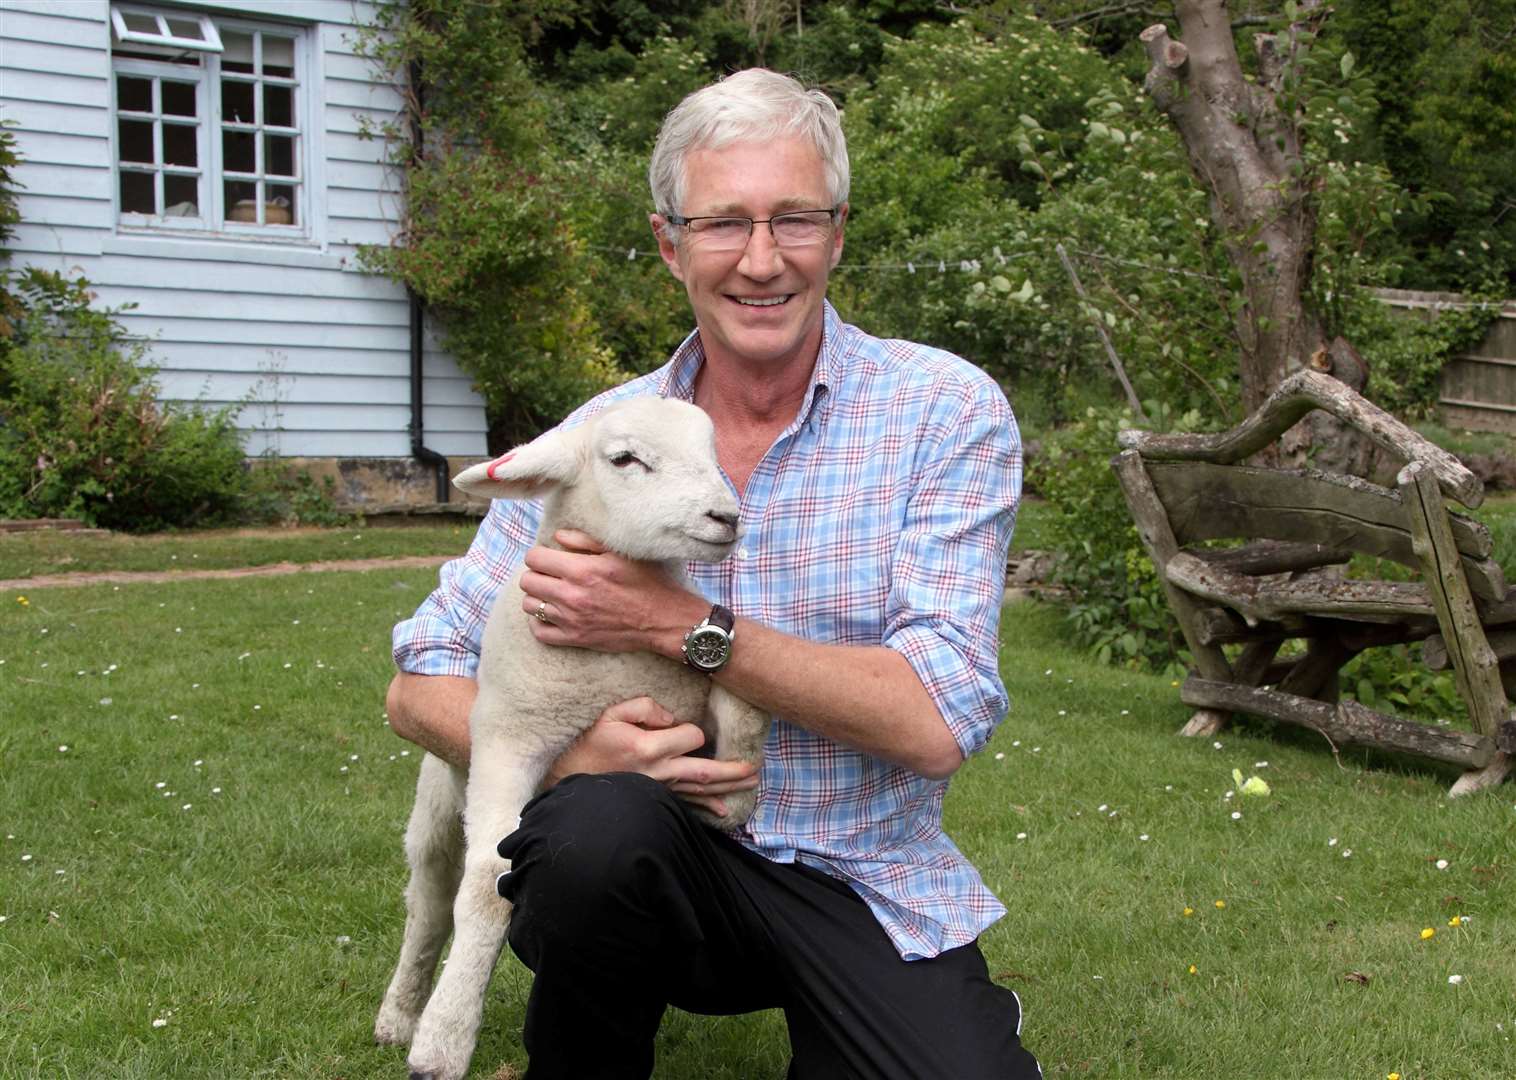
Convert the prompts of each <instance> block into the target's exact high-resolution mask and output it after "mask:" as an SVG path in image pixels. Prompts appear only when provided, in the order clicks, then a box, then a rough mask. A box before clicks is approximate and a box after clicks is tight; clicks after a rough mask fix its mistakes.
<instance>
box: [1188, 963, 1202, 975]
mask: <svg viewBox="0 0 1516 1080" xmlns="http://www.w3.org/2000/svg"><path fill="white" fill-rule="evenodd" d="M1199 970H1200V969H1199V968H1197V967H1196V966H1195V965H1194V964H1191V965H1190V974H1191V975H1194V974H1195V973H1196V972H1198V971H1199Z"/></svg>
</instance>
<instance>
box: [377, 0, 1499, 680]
mask: <svg viewBox="0 0 1516 1080" xmlns="http://www.w3.org/2000/svg"><path fill="white" fill-rule="evenodd" d="M1288 6H1292V5H1277V6H1276V5H1272V4H1268V3H1263V2H1258V0H1242V2H1236V3H1233V4H1232V5H1231V12H1232V15H1233V17H1234V19H1235V20H1236V22H1237V33H1238V35H1239V50H1238V51H1239V54H1240V55H1241V56H1242V57H1244V58H1251V57H1252V56H1253V50H1252V48H1251V46H1250V44H1249V43H1248V41H1247V40H1246V39H1247V38H1248V36H1249V35H1251V34H1253V33H1255V32H1257V31H1258V30H1267V29H1278V28H1280V27H1282V26H1283V24H1284V20H1285V18H1286V15H1285V13H1284V11H1285V8H1286V7H1288ZM1169 14H1171V9H1170V7H1169V5H1167V4H1164V3H1159V4H1156V5H1150V4H1146V3H1140V4H1139V3H1129V4H1128V3H1114V4H1109V3H1107V4H1099V3H1095V2H1093V0H1039V2H1026V0H1019V2H1018V0H990V2H968V3H960V4H956V5H944V4H937V3H933V2H930V0H867V2H862V3H853V4H842V3H829V4H804V5H802V4H799V3H797V2H795V0H745V2H735V0H728V2H725V3H709V2H698V0H664V2H653V0H535V2H530V3H513V4H488V3H470V4H453V3H447V2H445V0H410V2H408V3H405V4H398V3H396V4H388V3H386V4H381V6H380V9H379V18H378V21H377V25H376V27H375V29H374V32H373V33H371V34H369V35H368V36H367V37H366V39H365V42H364V44H363V48H364V49H365V50H366V51H367V52H368V54H369V55H370V56H372V58H373V59H374V61H375V63H377V64H378V65H380V67H381V68H383V69H385V70H386V71H388V73H389V75H390V77H393V78H396V79H400V80H401V81H403V82H405V83H406V84H407V85H410V86H411V87H412V97H411V101H410V106H411V108H410V115H409V117H408V118H407V121H406V123H403V124H401V125H399V126H398V127H396V128H394V129H391V130H388V131H384V132H375V133H374V134H375V135H376V136H382V137H385V138H388V139H389V140H390V146H391V149H392V152H393V156H394V159H395V160H396V162H397V163H398V164H399V165H400V166H401V167H403V168H404V169H405V173H406V177H407V181H408V184H409V210H408V218H407V220H406V222H405V229H404V232H403V234H402V235H401V236H400V238H399V239H398V241H397V243H396V245H395V246H393V247H390V248H385V249H380V250H374V251H371V252H369V253H368V259H369V261H370V265H372V266H375V267H378V268H380V269H382V270H384V271H386V272H388V273H391V274H394V275H396V276H397V277H399V278H401V279H403V280H404V281H406V282H407V284H409V285H410V286H411V287H412V288H413V289H415V290H416V291H417V292H418V293H419V294H420V295H421V296H422V297H423V299H424V300H425V301H426V302H427V303H428V304H430V305H431V308H432V310H433V312H434V313H435V314H437V315H438V316H440V318H441V321H442V325H443V327H444V331H445V333H444V336H445V340H446V344H447V345H448V347H449V348H451V349H452V351H453V352H454V353H455V354H456V355H457V356H458V357H459V359H460V362H461V363H462V364H463V366H464V368H465V369H466V370H467V371H469V372H470V373H471V374H472V375H473V376H474V378H475V380H476V381H477V383H478V385H479V386H480V388H481V389H482V390H483V392H484V394H485V397H486V399H487V403H488V407H489V413H490V418H491V440H492V446H491V449H492V450H495V451H498V450H503V449H505V448H506V447H507V446H509V445H511V444H513V443H516V442H519V441H522V440H524V439H526V438H529V437H531V436H532V435H534V434H535V433H536V432H537V431H539V430H541V429H542V428H543V427H545V426H547V425H549V424H551V423H553V422H555V421H556V420H557V419H558V418H559V417H560V416H561V415H563V414H564V413H565V412H567V411H568V410H569V409H570V408H572V407H573V406H574V405H575V404H577V403H578V402H579V401H580V400H582V399H583V398H585V397H586V396H588V395H589V394H591V393H593V392H595V391H596V390H598V389H601V388H602V387H605V386H608V385H611V384H613V383H615V382H618V381H621V380H623V379H625V378H628V377H630V376H632V375H634V374H637V373H640V372H643V371H646V370H649V369H651V368H652V367H655V366H657V365H658V364H660V363H662V362H663V360H664V358H665V357H666V356H667V354H668V352H669V351H670V350H671V349H672V348H673V347H674V346H675V345H676V344H677V343H678V341H679V340H680V339H681V338H682V337H683V335H684V334H685V333H686V332H687V331H688V328H689V327H688V314H687V312H688V309H687V306H686V304H685V302H684V301H683V298H682V296H681V294H680V289H679V286H678V284H677V283H676V282H675V281H674V280H673V279H672V278H671V276H670V275H669V274H668V273H667V271H666V270H665V268H664V267H663V266H662V264H661V261H660V260H659V259H658V258H657V255H656V249H655V246H654V244H653V240H652V236H651V234H650V232H649V229H648V225H647V213H648V211H649V209H650V198H649V196H648V193H647V183H646V178H645V174H644V170H645V168H646V162H647V158H648V155H649V152H650V150H651V146H652V141H653V138H654V136H655V134H656V131H657V128H658V124H659V122H660V121H661V118H662V117H663V115H664V114H665V113H666V112H667V110H669V109H670V108H672V107H673V106H674V105H675V104H676V103H677V102H678V101H679V100H680V99H681V98H682V97H683V96H684V95H685V94H686V93H688V92H689V91H691V90H693V89H695V88H696V87H699V86H701V85H704V84H706V83H708V82H710V81H712V80H713V79H715V78H717V77H719V76H720V75H722V74H723V73H726V72H729V71H732V70H736V69H738V68H741V67H744V66H748V65H752V64H764V65H766V66H769V67H773V68H776V69H779V70H787V71H793V72H794V73H796V74H797V75H799V76H800V77H801V78H802V79H804V80H805V81H807V82H808V83H811V84H814V85H818V86H821V87H822V88H824V89H825V90H826V91H827V92H828V93H830V94H831V95H832V96H833V97H834V98H835V99H836V100H837V101H838V102H839V104H840V105H841V106H842V107H843V116H844V126H845V128H846V131H847V135H848V140H849V148H850V154H851V159H852V164H853V190H852V197H851V215H850V218H849V223H848V247H847V251H846V252H845V257H844V261H843V263H842V265H841V266H839V267H838V270H837V272H836V273H835V274H834V275H833V279H832V289H831V298H832V300H833V302H834V303H835V304H836V305H837V307H838V308H839V310H840V311H841V313H842V315H843V317H844V318H847V319H849V320H850V321H853V322H857V323H858V324H860V325H862V326H864V327H865V328H867V329H868V330H869V331H870V332H873V333H876V334H880V335H884V336H899V337H905V338H910V339H913V340H920V341H927V342H931V343H932V344H934V345H938V346H942V347H945V348H948V349H952V350H954V351H956V352H958V353H960V354H961V355H963V356H965V357H967V358H968V359H970V360H972V361H974V362H975V363H977V364H978V365H980V366H981V367H983V368H984V369H985V370H987V371H989V372H990V373H991V374H992V375H994V376H995V377H996V378H997V379H998V380H999V381H1000V382H1001V384H1002V385H1003V386H1004V388H1005V390H1006V393H1007V395H1008V396H1009V397H1010V399H1011V401H1012V403H1013V405H1014V406H1015V408H1016V411H1017V414H1018V416H1019V418H1020V420H1021V422H1022V427H1023V432H1024V434H1025V435H1027V436H1028V439H1029V443H1030V445H1031V446H1032V448H1033V450H1034V453H1033V454H1032V456H1031V458H1032V460H1031V470H1030V482H1031V484H1032V485H1033V487H1034V488H1035V489H1036V490H1037V491H1040V492H1042V493H1044V494H1047V495H1048V496H1050V497H1051V498H1052V499H1053V501H1054V503H1055V510H1056V516H1057V518H1058V524H1056V525H1055V526H1054V529H1053V531H1054V533H1055V535H1056V536H1057V537H1058V538H1059V547H1060V549H1061V550H1062V551H1063V552H1064V553H1065V555H1066V556H1067V557H1066V558H1065V559H1064V562H1063V566H1064V569H1063V571H1062V576H1063V578H1064V582H1063V583H1064V584H1065V585H1066V586H1067V587H1068V588H1069V589H1070V590H1071V595H1072V596H1073V598H1074V606H1073V608H1072V617H1073V620H1074V625H1075V628H1076V631H1077V632H1078V634H1079V635H1080V637H1081V639H1082V640H1083V641H1084V642H1085V644H1087V645H1089V646H1091V647H1093V648H1095V649H1096V650H1097V651H1099V652H1100V653H1101V654H1102V655H1104V656H1106V657H1108V658H1109V659H1112V660H1117V661H1122V662H1125V663H1129V664H1132V665H1134V666H1139V667H1149V666H1156V667H1159V668H1163V667H1165V666H1172V665H1173V664H1174V663H1176V661H1177V660H1182V656H1180V655H1178V654H1176V653H1175V652H1174V650H1173V645H1174V643H1175V642H1176V641H1177V638H1176V637H1175V634H1174V631H1173V626H1172V624H1171V623H1170V621H1169V619H1168V615H1167V612H1166V609H1165V607H1164V605H1163V604H1162V603H1161V602H1158V593H1157V590H1156V583H1155V581H1154V579H1153V576H1152V568H1151V566H1150V565H1147V560H1146V557H1145V556H1144V555H1143V554H1142V551H1141V548H1140V545H1139V544H1138V543H1137V539H1136V536H1135V533H1134V532H1133V531H1132V529H1131V527H1130V522H1129V520H1128V518H1127V514H1126V510H1125V507H1124V505H1123V504H1122V501H1121V499H1120V497H1119V495H1118V493H1117V491H1116V487H1115V482H1114V479H1113V477H1112V475H1111V473H1110V470H1109V469H1108V468H1106V466H1105V459H1106V458H1107V457H1108V456H1109V454H1110V453H1111V452H1114V450H1115V443H1114V432H1115V430H1116V428H1117V426H1118V425H1119V424H1121V423H1127V424H1132V423H1139V424H1140V423H1156V424H1160V425H1165V426H1172V425H1174V424H1180V423H1182V424H1184V425H1185V426H1187V427H1190V428H1194V429H1207V428H1211V429H1214V428H1219V427H1222V426H1226V425H1229V424H1231V423H1234V422H1235V421H1236V420H1238V419H1240V417H1241V410H1240V407H1239V404H1238V402H1239V394H1238V389H1239V388H1238V385H1237V349H1236V344H1235V340H1234V338H1233V333H1234V330H1233V318H1232V315H1233V312H1234V308H1235V306H1236V305H1237V304H1240V303H1241V302H1242V301H1241V290H1240V288H1239V284H1240V282H1239V279H1238V277H1237V275H1236V273H1235V271H1234V270H1233V269H1232V268H1231V266H1230V265H1229V264H1228V262H1227V260H1226V258H1225V255H1224V253H1223V250H1222V245H1221V243H1220V241H1221V237H1220V236H1218V235H1217V231H1216V227H1215V226H1214V225H1213V223H1212V215H1211V213H1210V209H1209V206H1208V202H1207V194H1206V192H1205V191H1204V190H1203V189H1202V188H1201V186H1200V185H1199V184H1198V183H1197V182H1196V181H1195V179H1194V178H1193V177H1192V175H1191V172H1190V169H1189V166H1188V164H1187V162H1186V160H1185V155H1184V152H1183V148H1182V146H1181V145H1180V143H1179V140H1178V137H1177V135H1176V134H1175V132H1174V131H1173V130H1172V129H1171V128H1170V126H1169V125H1168V123H1167V121H1166V120H1165V118H1163V117H1162V116H1161V115H1160V114H1159V113H1158V112H1157V110H1156V109H1155V108H1154V107H1153V105H1152V103H1151V101H1150V100H1149V99H1148V98H1147V97H1146V95H1145V94H1144V93H1143V90H1142V85H1141V81H1142V77H1143V74H1144V72H1145V70H1146V59H1145V58H1144V56H1143V54H1142V51H1141V49H1140V47H1139V45H1138V42H1137V34H1138V32H1139V31H1140V30H1141V29H1142V28H1143V26H1145V25H1147V24H1148V23H1151V22H1153V21H1155V19H1156V18H1163V17H1165V16H1167V15H1169ZM1513 26H1516V0H1455V2H1454V3H1452V4H1447V5H1433V4H1432V3H1430V0H1390V2H1389V3H1387V4H1385V3H1369V2H1367V0H1343V2H1342V3H1339V4H1337V5H1336V11H1335V12H1334V13H1333V15H1332V16H1331V17H1330V18H1329V19H1328V20H1327V22H1326V30H1325V32H1324V33H1323V35H1322V36H1321V37H1320V39H1319V40H1318V41H1317V42H1316V45H1315V47H1314V48H1313V49H1312V50H1311V51H1310V52H1309V53H1308V55H1307V58H1306V61H1305V62H1304V64H1303V65H1302V66H1301V68H1300V70H1299V72H1298V76H1299V81H1298V91H1297V98H1298V105H1299V109H1300V114H1299V115H1300V117H1301V126H1302V129H1303V131H1304V132H1305V163H1304V167H1305V169H1306V170H1307V175H1306V177H1305V180H1304V183H1303V188H1304V190H1306V191H1309V192H1311V193H1312V194H1311V197H1312V198H1314V199H1316V200H1317V201H1318V204H1319V205H1318V220H1319V226H1318V229H1317V235H1316V245H1315V250H1314V253H1313V267H1314V274H1313V277H1312V281H1311V289H1310V295H1309V296H1308V297H1307V298H1306V300H1307V303H1308V304H1309V305H1310V307H1311V309H1312V310H1313V311H1315V312H1316V313H1317V314H1318V315H1319V316H1320V318H1321V320H1322V322H1323V324H1324V327H1325V329H1326V331H1327V333H1328V334H1339V333H1340V334H1343V335H1345V336H1346V337H1348V338H1349V340H1350V341H1352V342H1353V344H1354V345H1355V346H1356V347H1357V348H1358V350H1359V352H1360V353H1361V354H1362V355H1363V356H1364V357H1366V358H1367V360H1368V363H1369V367H1370V372H1371V382H1370V393H1371V396H1373V397H1375V398H1376V399H1377V400H1379V401H1380V402H1381V403H1382V404H1384V405H1385V406H1386V407H1388V408H1391V409H1394V410H1396V411H1397V412H1399V413H1400V414H1402V415H1404V416H1407V417H1408V418H1413V419H1414V418H1425V417H1426V416H1427V415H1428V414H1429V413H1430V411H1431V408H1432V406H1433V403H1434V401H1435V387H1436V377H1437V372H1438V371H1439V370H1440V368H1441V366H1442V363H1443V361H1444V360H1445V359H1446V358H1447V357H1448V356H1449V355H1451V354H1452V353H1453V352H1454V351H1456V350H1457V349H1459V348H1461V347H1463V346H1464V345H1465V344H1466V343H1467V342H1468V341H1470V340H1471V339H1472V338H1475V337H1477V336H1478V335H1479V334H1480V333H1481V332H1482V330H1483V327H1484V325H1485V324H1486V321H1487V319H1488V314H1487V313H1485V312H1481V311H1475V312H1473V313H1465V314H1459V315H1455V316H1451V317H1443V318H1439V319H1437V320H1435V321H1432V322H1421V321H1417V320H1412V319H1397V318H1394V317H1392V316H1391V315H1390V314H1389V313H1388V312H1387V311H1386V310H1385V308H1384V306H1383V305H1382V304H1379V303H1378V302H1376V301H1374V300H1373V299H1372V298H1371V297H1370V296H1369V294H1368V292H1367V290H1368V289H1370V288H1373V287H1377V286H1402V287H1417V288H1438V289H1458V290H1463V291H1464V292H1466V293H1470V294H1473V295H1474V296H1476V297H1477V298H1480V299H1493V298H1496V297H1498V296H1500V295H1503V294H1504V293H1505V292H1506V291H1507V290H1509V289H1510V288H1511V285H1512V282H1513V280H1516V213H1512V212H1511V211H1512V210H1516V159H1513V158H1512V155H1513V154H1516V149H1513V147H1516V130H1513V128H1512V125H1516V78H1513V77H1512V76H1513V75H1516V72H1513V71H1512V68H1511V64H1512V55H1513V52H1516V50H1513V49H1511V48H1510V45H1511V37H1510V28H1511V27H1513ZM379 31H383V32H382V33H380V32H379ZM1244 62H1247V59H1245V61H1244ZM1059 245H1062V246H1063V247H1064V248H1065V250H1066V251H1067V253H1068V254H1069V256H1070V258H1071V260H1072V263H1073V265H1074V267H1075V269H1076V272H1077V273H1078V274H1079V276H1080V278H1081V280H1082V282H1083V284H1084V286H1085V289H1086V290H1087V293H1088V298H1087V299H1086V300H1081V299H1080V298H1079V297H1078V296H1077V295H1076V293H1075V290H1074V288H1073V286H1072V283H1071V280H1070V277H1069V274H1068V273H1067V272H1066V271H1065V269H1064V268H1063V266H1062V265H1061V264H1060V261H1059V259H1058V256H1057V254H1056V250H1057V247H1058V246H1059ZM1097 322H1098V323H1100V324H1101V325H1102V326H1103V327H1104V329H1105V331H1106V332H1107V333H1108V334H1109V336H1110V338H1111V340H1112V342H1113V344H1114V347H1115V349H1116V350H1117V352H1118V353H1119V355H1120V357H1121V358H1122V361H1123V363H1124V365H1125V367H1126V370H1127V372H1128V374H1129V375H1130V378H1131V380H1132V382H1133V384H1134V386H1135V388H1136V392H1137V396H1138V398H1139V399H1140V400H1141V401H1142V402H1143V403H1145V404H1144V410H1143V411H1144V413H1145V414H1146V415H1145V416H1143V417H1137V418H1132V417H1127V418H1126V419H1124V420H1123V419H1122V418H1121V416H1120V408H1119V407H1118V401H1119V396H1118V395H1119V391H1118V387H1117V383H1116V380H1115V379H1114V377H1113V375H1112V372H1111V369H1110V365H1109V361H1108V360H1107V358H1106V354H1105V350H1104V347H1103V346H1102V344H1101V340H1100V337H1099V336H1098V334H1097V332H1096V329H1095V324H1096V323H1097ZM1038 450H1041V451H1042V453H1040V454H1039V453H1037V452H1036V451H1038Z"/></svg>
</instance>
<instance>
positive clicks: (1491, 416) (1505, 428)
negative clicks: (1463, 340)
mask: <svg viewBox="0 0 1516 1080" xmlns="http://www.w3.org/2000/svg"><path fill="white" fill-rule="evenodd" d="M1374 295H1375V296H1377V297H1378V298H1379V299H1380V300H1381V301H1383V302H1384V303H1386V304H1388V305H1390V306H1391V307H1394V308H1400V309H1403V310H1405V311H1407V312H1413V313H1421V312H1425V313H1427V314H1428V315H1430V314H1432V313H1434V312H1437V311H1442V310H1445V309H1447V308H1456V307H1467V306H1468V301H1467V300H1466V299H1464V297H1462V296H1460V295H1458V294H1457V293H1437V292H1416V291H1412V290H1406V289H1376V290H1375V292H1374ZM1438 406H1439V412H1440V413H1441V414H1442V421H1443V423H1444V424H1446V425H1447V426H1448V427H1450V428H1460V429H1462V430H1465V431H1495V432H1500V433H1502V434H1505V435H1516V301H1508V302H1507V303H1506V305H1505V308H1504V309H1503V310H1502V311H1501V313H1500V317H1499V318H1497V319H1496V320H1495V322H1494V324H1493V325H1491V327H1490V330H1489V332H1488V333H1487V334H1486V335H1485V338H1484V340H1483V341H1481V342H1480V343H1479V344H1478V345H1476V346H1474V347H1473V348H1472V349H1470V350H1469V351H1468V352H1466V353H1464V354H1462V355H1460V356H1456V357H1454V358H1453V359H1451V360H1449V361H1448V362H1447V363H1446V364H1445V365H1444V366H1443V369H1442V379H1441V383H1440V385H1439V389H1438Z"/></svg>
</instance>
